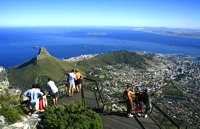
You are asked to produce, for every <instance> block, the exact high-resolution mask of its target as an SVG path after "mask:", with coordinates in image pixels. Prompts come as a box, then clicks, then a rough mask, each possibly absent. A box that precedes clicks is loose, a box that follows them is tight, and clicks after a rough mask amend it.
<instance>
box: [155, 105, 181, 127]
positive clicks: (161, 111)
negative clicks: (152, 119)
mask: <svg viewBox="0 0 200 129" xmlns="http://www.w3.org/2000/svg"><path fill="white" fill-rule="evenodd" d="M152 105H153V106H154V107H155V108H156V109H157V110H158V111H159V112H160V113H162V114H163V115H164V116H165V117H166V118H167V119H168V120H169V121H170V122H172V123H173V124H174V125H175V126H176V127H177V129H180V128H181V127H180V125H178V124H177V123H176V122H174V121H173V120H172V119H171V118H170V117H169V116H168V115H167V114H166V113H165V112H164V111H163V110H161V109H160V108H159V107H158V106H157V105H156V104H155V103H154V102H152Z"/></svg>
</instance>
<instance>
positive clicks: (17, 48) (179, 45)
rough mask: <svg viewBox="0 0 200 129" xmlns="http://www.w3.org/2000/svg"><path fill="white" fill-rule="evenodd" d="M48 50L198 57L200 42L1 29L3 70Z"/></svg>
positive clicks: (92, 31)
mask: <svg viewBox="0 0 200 129" xmlns="http://www.w3.org/2000/svg"><path fill="white" fill-rule="evenodd" d="M33 46H39V47H46V48H47V50H48V51H49V53H50V54H51V55H53V56H55V57H58V58H61V59H62V58H70V57H74V56H79V55H83V54H99V53H104V52H108V51H115V50H129V51H148V52H154V53H167V54H184V55H191V56H196V57H198V56H199V55H200V39H197V38H187V37H180V36H167V35H160V34H154V33H149V32H144V31H140V30H134V29H133V28H117V27H34V28H30V27H29V28H28V27H25V28H17V27H15V28H0V49H1V51H0V66H3V67H5V68H8V67H11V66H14V65H18V64H21V63H23V62H26V61H28V60H30V59H31V58H33V57H35V56H36V55H37V53H38V49H36V48H34V47H33Z"/></svg>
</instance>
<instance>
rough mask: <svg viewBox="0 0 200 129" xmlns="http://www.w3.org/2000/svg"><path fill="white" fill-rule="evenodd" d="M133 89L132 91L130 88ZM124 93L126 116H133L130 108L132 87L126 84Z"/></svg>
mask: <svg viewBox="0 0 200 129" xmlns="http://www.w3.org/2000/svg"><path fill="white" fill-rule="evenodd" d="M131 89H132V90H133V91H132V90H131ZM124 92H125V94H126V103H127V116H128V117H133V115H132V114H131V113H132V109H133V99H132V95H133V94H134V89H133V88H131V87H130V86H129V85H127V86H126V89H125V91H124Z"/></svg>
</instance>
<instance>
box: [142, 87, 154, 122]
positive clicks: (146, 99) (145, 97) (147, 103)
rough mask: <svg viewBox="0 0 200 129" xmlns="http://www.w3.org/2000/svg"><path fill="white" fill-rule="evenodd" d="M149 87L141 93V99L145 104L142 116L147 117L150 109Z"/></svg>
mask: <svg viewBox="0 0 200 129" xmlns="http://www.w3.org/2000/svg"><path fill="white" fill-rule="evenodd" d="M149 90H150V89H149V88H145V89H144V92H143V93H142V101H143V103H144V104H145V106H146V107H145V115H144V118H146V117H148V114H149V113H150V111H151V108H152V104H151V95H150V93H149Z"/></svg>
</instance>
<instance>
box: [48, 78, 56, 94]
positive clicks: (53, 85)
mask: <svg viewBox="0 0 200 129" xmlns="http://www.w3.org/2000/svg"><path fill="white" fill-rule="evenodd" d="M47 86H48V87H49V88H50V89H51V92H52V93H53V94H54V93H56V92H58V88H57V86H56V85H55V83H54V82H53V81H48V83H47Z"/></svg>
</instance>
